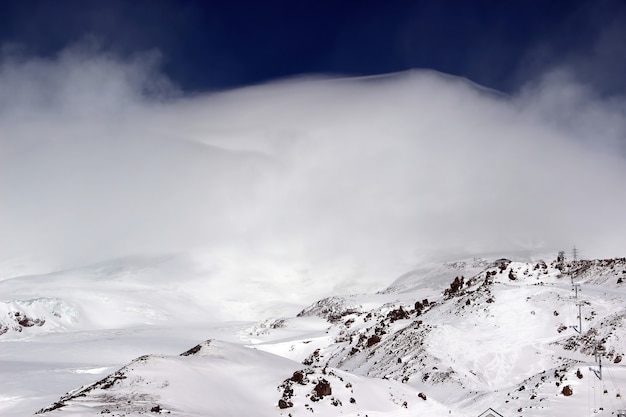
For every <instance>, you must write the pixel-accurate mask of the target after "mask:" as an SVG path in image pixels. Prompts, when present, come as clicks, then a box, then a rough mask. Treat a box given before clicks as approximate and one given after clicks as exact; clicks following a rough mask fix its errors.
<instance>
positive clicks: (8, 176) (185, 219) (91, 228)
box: [0, 48, 626, 285]
mask: <svg viewBox="0 0 626 417" xmlns="http://www.w3.org/2000/svg"><path fill="white" fill-rule="evenodd" d="M158 65H159V56H158V54H155V53H146V54H143V55H137V56H134V57H131V58H128V59H122V58H120V57H117V56H115V55H112V54H109V53H106V52H102V51H93V50H89V49H88V50H85V49H84V48H70V49H67V50H65V51H63V52H62V53H60V54H59V55H58V56H55V57H52V58H45V59H44V58H33V57H24V56H15V55H11V54H8V53H6V51H5V53H4V56H3V58H2V62H1V64H0V146H1V151H0V182H1V185H0V187H1V188H0V193H2V196H1V197H0V201H1V204H2V216H0V234H1V236H2V239H1V241H0V251H1V252H2V256H3V258H11V257H28V256H31V257H36V258H41V259H45V260H46V261H47V262H49V263H50V264H51V265H55V267H66V266H68V265H80V264H86V263H89V262H96V261H101V260H106V259H110V258H115V257H121V256H128V255H153V254H166V253H183V252H189V251H193V252H194V253H205V254H207V256H210V257H211V258H212V259H222V260H223V261H224V262H226V261H225V260H228V262H230V263H232V264H235V265H237V268H239V271H240V273H241V274H243V275H245V274H246V273H248V272H249V271H257V272H254V273H252V272H251V274H258V270H259V269H265V270H266V271H275V270H281V271H282V272H281V273H285V274H287V273H288V274H293V275H294V276H295V278H294V282H300V281H298V279H299V278H298V277H302V276H307V277H308V278H307V279H308V280H317V279H319V280H322V281H323V282H325V283H332V282H333V280H335V279H336V278H337V275H338V274H344V275H346V276H350V277H351V278H352V279H354V280H359V281H360V282H361V284H363V285H376V284H377V283H380V282H381V280H387V281H389V280H391V279H393V278H395V276H397V275H399V274H400V273H402V272H405V271H407V270H408V269H410V268H411V267H413V266H415V265H416V264H418V263H419V262H420V261H424V260H426V259H430V258H433V257H437V258H446V259H454V258H455V257H465V256H480V255H482V254H487V253H489V254H493V253H497V254H501V255H502V256H512V257H514V256H515V254H516V253H521V252H525V253H526V252H534V253H545V252H549V251H556V250H569V249H570V248H571V247H572V246H573V245H576V246H577V247H578V248H579V249H580V250H581V254H582V256H583V257H585V258H593V257H602V258H604V257H612V256H624V252H625V248H626V221H625V219H624V209H625V207H626V193H624V185H623V180H624V179H625V178H626V146H625V139H624V138H626V106H625V101H624V98H623V97H619V96H613V97H606V95H600V94H596V93H595V92H594V91H593V88H592V87H590V86H587V85H584V84H582V83H579V82H577V81H576V79H575V78H574V77H570V76H569V74H568V72H567V70H566V69H564V68H561V69H559V71H552V72H549V73H546V74H544V75H543V76H541V77H540V78H538V79H536V80H535V81H534V82H532V83H528V84H526V85H525V86H524V87H523V88H520V89H519V93H517V94H515V95H504V94H501V93H499V92H497V91H492V90H489V89H486V88H483V87H480V86H477V85H475V84H473V83H471V82H470V81H468V80H464V79H459V78H456V77H452V76H448V75H445V74H441V73H437V72H434V71H429V70H414V71H410V72H404V73H398V74H390V75H387V76H379V77H365V78H341V77H336V76H335V77H328V76H320V75H315V76H310V77H301V78H294V79H287V80H282V81H279V82H273V83H269V84H263V85H257V86H252V87H246V88H241V89H237V90H231V91H221V92H212V93H204V94H194V95H190V94H184V93H182V92H180V91H179V90H177V88H176V86H175V85H173V83H171V82H170V81H168V80H167V79H166V77H165V76H163V75H162V74H160V73H159V71H158ZM242 271H243V272H242ZM272 273H274V272H270V273H268V274H269V276H270V278H268V279H271V275H272Z"/></svg>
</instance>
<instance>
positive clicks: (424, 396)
mask: <svg viewBox="0 0 626 417" xmlns="http://www.w3.org/2000/svg"><path fill="white" fill-rule="evenodd" d="M417 396H418V397H420V398H421V399H422V400H424V401H426V394H424V393H423V392H420V393H419V394H417Z"/></svg>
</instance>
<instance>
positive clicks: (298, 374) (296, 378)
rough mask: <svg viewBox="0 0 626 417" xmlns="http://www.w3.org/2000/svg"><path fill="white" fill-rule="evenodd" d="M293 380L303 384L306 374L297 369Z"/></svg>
mask: <svg viewBox="0 0 626 417" xmlns="http://www.w3.org/2000/svg"><path fill="white" fill-rule="evenodd" d="M291 380H292V381H293V382H297V383H298V384H303V383H304V374H303V373H302V372H300V371H296V372H294V373H293V376H292V377H291Z"/></svg>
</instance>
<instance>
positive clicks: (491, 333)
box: [260, 259, 626, 415]
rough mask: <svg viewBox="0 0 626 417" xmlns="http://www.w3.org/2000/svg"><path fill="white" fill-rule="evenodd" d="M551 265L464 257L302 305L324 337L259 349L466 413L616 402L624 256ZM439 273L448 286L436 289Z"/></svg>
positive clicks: (624, 380) (625, 312) (623, 336)
mask: <svg viewBox="0 0 626 417" xmlns="http://www.w3.org/2000/svg"><path fill="white" fill-rule="evenodd" d="M557 266H559V265H557V264H556V262H553V263H552V264H551V265H548V264H546V263H545V262H542V261H539V262H536V263H521V262H502V263H498V264H493V263H486V262H483V261H472V262H460V263H453V264H446V265H443V266H442V267H440V268H436V269H435V270H432V269H431V270H429V271H416V272H412V273H409V274H407V275H405V276H403V277H401V278H399V279H398V280H397V281H396V282H395V283H394V284H392V285H391V286H390V287H389V288H388V289H387V290H385V291H383V292H381V293H380V294H378V295H374V296H372V295H369V296H354V297H336V298H330V299H325V300H321V301H320V302H318V303H316V304H314V305H313V306H311V307H309V308H307V309H305V310H303V311H302V312H301V313H300V316H310V315H316V316H319V317H323V318H324V319H326V320H327V321H328V322H329V328H328V329H327V330H326V331H325V333H324V334H323V335H319V337H317V338H313V339H311V340H304V341H290V342H281V343H278V344H277V343H273V342H269V343H266V344H263V345H261V346H260V348H262V349H266V350H268V351H272V352H274V353H279V354H280V353H282V354H284V355H287V356H288V357H290V358H292V359H295V360H301V361H303V362H304V363H305V364H310V365H312V366H320V367H326V366H330V367H336V368H339V369H344V370H347V371H350V372H353V373H356V374H359V375H364V376H370V377H375V378H385V379H387V378H388V379H394V380H398V381H401V382H403V383H405V384H407V385H408V386H411V387H414V388H415V389H416V390H418V391H420V392H423V393H425V394H426V395H427V396H428V397H429V398H434V399H437V400H438V401H441V402H442V403H445V404H446V405H448V406H449V407H450V408H451V410H455V411H456V412H458V413H461V414H466V413H467V415H478V414H479V413H480V412H482V411H484V409H486V408H488V407H493V408H495V409H497V410H501V411H502V412H504V415H522V414H524V415H553V414H552V413H553V412H554V410H576V409H578V410H580V409H586V408H589V406H590V405H592V407H591V408H592V409H594V410H595V411H596V412H600V411H602V410H601V409H604V411H606V412H607V413H608V412H609V410H610V411H611V412H614V411H615V409H616V408H626V407H624V403H623V400H622V399H621V392H620V387H626V369H624V367H623V365H622V364H621V363H622V358H623V357H624V354H625V353H626V326H625V321H626V261H625V260H624V259H616V260H606V261H583V262H578V263H576V264H574V265H565V266H562V267H561V266H559V268H560V269H559V268H557ZM569 271H572V274H569V273H564V272H569ZM443 277H446V278H448V283H449V286H448V287H447V288H441V286H440V288H439V289H437V283H438V282H439V283H440V282H441V281H440V279H441V278H443ZM439 285H441V284H439ZM579 304H580V307H581V312H582V320H581V322H582V334H579V333H578V330H580V329H579V328H578V326H579V325H580V324H579V320H578V318H577V316H578V305H579ZM296 320H297V319H296ZM292 325H294V326H297V324H295V323H294V324H292ZM598 346H601V347H602V349H603V350H604V356H603V361H604V363H603V375H602V377H603V378H602V380H600V379H599V378H598V377H597V376H596V375H595V373H594V372H599V371H598V369H599V368H598V365H597V363H596V358H595V356H594V351H595V349H596V348H597V347H598ZM590 369H592V370H593V371H591V370H590ZM605 391H606V392H605ZM607 415H609V414H607Z"/></svg>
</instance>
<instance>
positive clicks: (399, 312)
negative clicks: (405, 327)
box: [387, 306, 409, 323]
mask: <svg viewBox="0 0 626 417" xmlns="http://www.w3.org/2000/svg"><path fill="white" fill-rule="evenodd" d="M387 318H388V319H389V320H391V322H392V323H393V322H394V321H396V320H406V319H408V318H409V313H407V312H406V311H405V310H404V309H403V308H402V306H400V307H399V308H397V309H396V310H391V311H390V312H389V313H387Z"/></svg>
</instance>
